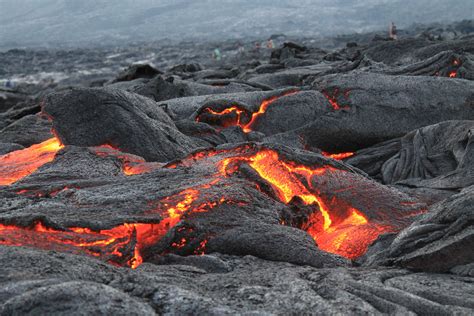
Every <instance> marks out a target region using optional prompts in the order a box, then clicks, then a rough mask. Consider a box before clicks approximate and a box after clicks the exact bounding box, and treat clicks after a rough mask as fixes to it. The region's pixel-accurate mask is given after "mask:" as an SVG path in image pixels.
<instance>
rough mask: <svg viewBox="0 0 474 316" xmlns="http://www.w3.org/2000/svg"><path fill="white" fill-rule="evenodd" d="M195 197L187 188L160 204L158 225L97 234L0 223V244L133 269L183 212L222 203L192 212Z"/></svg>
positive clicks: (82, 229) (38, 224) (120, 227)
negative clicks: (95, 259)
mask: <svg viewBox="0 0 474 316" xmlns="http://www.w3.org/2000/svg"><path fill="white" fill-rule="evenodd" d="M212 183H215V182H212ZM209 185H212V184H209ZM198 196H199V191H198V190H196V189H186V190H184V191H182V192H180V193H178V194H176V195H172V196H170V197H167V198H165V199H164V200H163V201H162V202H161V203H160V205H161V206H162V208H161V209H158V210H152V211H150V212H149V213H159V214H161V215H162V216H163V217H164V218H163V220H162V221H160V222H159V223H124V224H122V225H118V226H116V227H113V228H111V229H105V230H98V231H95V230H92V229H90V228H85V227H69V228H67V229H65V230H60V229H54V228H51V227H47V226H45V225H44V224H43V223H42V222H36V223H35V224H34V225H32V226H30V227H20V226H15V225H6V224H0V245H8V246H27V247H35V248H39V249H47V250H56V251H64V252H72V253H85V254H88V255H91V256H95V257H100V258H102V259H104V260H106V261H107V262H109V263H112V264H116V265H128V266H130V267H131V268H136V267H138V266H139V265H140V264H141V263H142V262H143V258H142V253H143V250H144V249H146V248H148V247H150V246H152V245H154V244H156V243H157V242H158V241H159V240H160V239H161V238H162V237H163V236H164V235H165V234H166V233H167V232H168V231H169V230H170V229H171V228H173V227H174V226H175V225H176V224H178V223H179V221H180V220H181V216H183V215H184V214H185V213H186V212H205V211H207V210H208V209H209V208H212V207H214V206H216V205H217V204H218V203H219V202H223V199H221V200H220V201H219V202H216V203H210V202H209V203H204V204H201V205H199V206H197V207H196V208H195V209H194V208H193V207H192V203H193V202H194V201H195V200H196V199H197V198H198ZM181 246H184V244H183V245H181Z"/></svg>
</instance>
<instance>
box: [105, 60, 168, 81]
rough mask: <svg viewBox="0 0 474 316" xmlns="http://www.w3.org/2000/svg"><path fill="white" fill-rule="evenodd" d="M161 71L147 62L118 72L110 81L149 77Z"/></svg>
mask: <svg viewBox="0 0 474 316" xmlns="http://www.w3.org/2000/svg"><path fill="white" fill-rule="evenodd" d="M159 74H162V72H161V71H159V70H158V69H156V68H154V67H153V66H151V65H148V64H137V65H132V66H130V67H128V68H127V69H125V70H124V71H123V72H122V73H120V74H119V75H118V76H117V78H115V79H114V80H113V81H112V82H120V81H131V80H135V79H139V78H144V79H151V78H153V77H155V76H156V75H159Z"/></svg>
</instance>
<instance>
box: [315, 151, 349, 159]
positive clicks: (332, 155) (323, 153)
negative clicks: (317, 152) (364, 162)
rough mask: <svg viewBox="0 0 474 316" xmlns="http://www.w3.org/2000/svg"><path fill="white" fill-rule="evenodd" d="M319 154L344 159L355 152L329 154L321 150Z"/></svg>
mask: <svg viewBox="0 0 474 316" xmlns="http://www.w3.org/2000/svg"><path fill="white" fill-rule="evenodd" d="M321 154H322V155H323V156H325V157H328V158H332V159H336V160H344V159H346V158H349V157H352V156H354V155H355V153H353V152H347V153H338V154H331V153H327V152H325V151H323V152H322V153H321Z"/></svg>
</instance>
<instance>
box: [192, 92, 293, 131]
mask: <svg viewBox="0 0 474 316" xmlns="http://www.w3.org/2000/svg"><path fill="white" fill-rule="evenodd" d="M299 92H300V91H294V90H291V91H287V92H285V93H283V94H281V95H276V96H273V97H271V98H268V99H265V100H263V101H262V102H261V103H260V106H259V108H258V111H257V112H254V113H252V115H251V116H250V119H249V121H248V122H247V123H245V122H244V121H243V118H244V114H245V113H246V111H245V110H243V109H240V108H239V107H238V106H231V107H228V108H225V109H224V110H222V111H216V110H214V109H212V108H209V107H206V108H204V109H203V110H202V111H201V113H200V114H199V115H198V116H197V117H196V121H197V122H201V121H203V120H202V114H211V115H213V116H217V117H220V118H221V119H220V121H219V122H218V123H219V125H221V126H222V127H223V128H226V127H231V126H240V127H241V128H242V130H243V131H244V132H245V133H250V132H251V131H253V128H252V126H253V125H254V124H255V122H256V121H257V119H258V118H259V117H260V116H261V115H263V114H265V112H266V111H267V109H268V107H269V106H270V105H271V104H272V103H274V102H275V101H277V100H278V99H280V98H282V97H285V96H290V95H293V94H297V93H299ZM205 123H206V122H205Z"/></svg>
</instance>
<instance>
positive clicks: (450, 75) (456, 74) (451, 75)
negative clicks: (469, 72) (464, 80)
mask: <svg viewBox="0 0 474 316" xmlns="http://www.w3.org/2000/svg"><path fill="white" fill-rule="evenodd" d="M457 76H458V72H457V71H451V72H450V73H449V78H456V77H457Z"/></svg>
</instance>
